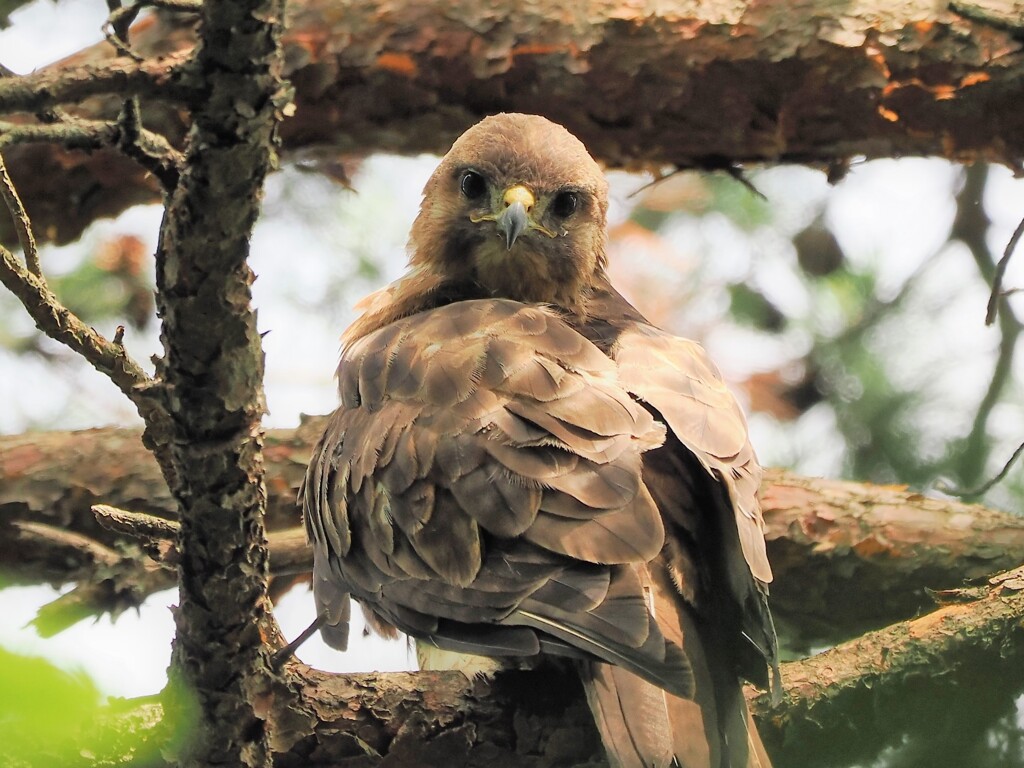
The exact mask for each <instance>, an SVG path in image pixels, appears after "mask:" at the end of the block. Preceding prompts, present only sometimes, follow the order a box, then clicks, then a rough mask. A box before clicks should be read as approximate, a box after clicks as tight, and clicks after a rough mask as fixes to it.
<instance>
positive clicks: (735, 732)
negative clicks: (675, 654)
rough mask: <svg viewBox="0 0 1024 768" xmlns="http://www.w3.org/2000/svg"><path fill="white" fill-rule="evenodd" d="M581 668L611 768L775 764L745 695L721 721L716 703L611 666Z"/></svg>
mask: <svg viewBox="0 0 1024 768" xmlns="http://www.w3.org/2000/svg"><path fill="white" fill-rule="evenodd" d="M581 666H582V669H581V676H582V678H583V688H584V690H585V691H586V694H587V703H588V704H589V705H590V710H591V712H592V713H593V715H594V721H595V723H596V724H597V729H598V732H599V733H600V734H601V740H602V742H603V743H604V748H605V751H606V752H607V754H608V761H609V764H610V765H611V768H771V762H770V761H769V760H768V755H767V753H766V752H765V750H764V746H763V745H762V744H761V740H760V737H758V735H757V731H756V729H755V728H754V723H753V720H752V719H751V718H750V716H749V714H748V712H747V708H746V703H745V702H744V700H743V696H742V695H740V696H739V697H738V699H737V701H735V702H733V704H734V706H733V707H730V710H731V711H730V713H729V714H730V716H729V717H727V718H726V720H727V725H726V724H720V723H718V721H717V718H716V716H715V713H714V708H715V707H714V705H715V702H714V701H710V702H701V701H698V700H696V699H694V700H690V699H681V698H679V697H678V696H673V695H672V694H670V693H666V692H665V691H663V690H662V689H660V688H658V687H657V686H655V685H652V684H651V683H649V682H647V681H646V680H643V679H641V678H639V677H637V676H636V675H634V674H633V673H631V672H628V671H626V670H625V669H622V668H621V667H613V666H612V665H610V664H604V663H602V662H593V661H592V662H583V663H582V664H581ZM738 685H739V684H738V683H737V687H738ZM719 725H725V727H726V732H721V731H719V730H718V727H719ZM737 726H738V727H737Z"/></svg>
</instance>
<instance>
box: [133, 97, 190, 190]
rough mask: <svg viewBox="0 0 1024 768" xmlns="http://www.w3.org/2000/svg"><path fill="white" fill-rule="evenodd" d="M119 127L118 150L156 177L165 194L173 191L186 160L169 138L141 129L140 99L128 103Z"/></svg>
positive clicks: (135, 98)
mask: <svg viewBox="0 0 1024 768" xmlns="http://www.w3.org/2000/svg"><path fill="white" fill-rule="evenodd" d="M117 125H118V128H119V136H118V142H117V148H118V149H119V150H120V151H121V152H123V153H124V154H125V155H126V156H127V157H130V158H131V159H132V160H134V161H135V162H137V163H138V164H139V165H141V166H142V167H143V168H145V169H146V170H147V171H149V172H150V173H152V174H153V175H154V176H156V178H157V179H159V180H160V183H161V185H162V186H163V188H164V191H166V192H169V191H170V190H172V189H174V187H175V186H176V185H177V183H178V179H179V177H180V174H181V168H182V167H183V164H184V157H183V156H182V154H181V153H180V152H179V151H178V150H176V149H175V148H174V147H172V146H171V144H170V142H168V141H167V139H166V138H164V137H163V136H161V135H160V134H157V133H152V132H150V131H147V130H145V129H144V128H143V127H142V115H141V112H140V110H139V99H138V97H137V96H132V97H131V98H128V99H126V100H125V102H124V105H123V106H122V108H121V114H120V115H119V116H118V119H117Z"/></svg>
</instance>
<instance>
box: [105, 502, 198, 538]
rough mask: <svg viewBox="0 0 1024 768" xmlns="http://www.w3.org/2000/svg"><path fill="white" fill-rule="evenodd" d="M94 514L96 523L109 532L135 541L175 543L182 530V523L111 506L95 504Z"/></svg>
mask: <svg viewBox="0 0 1024 768" xmlns="http://www.w3.org/2000/svg"><path fill="white" fill-rule="evenodd" d="M92 513H93V514H94V515H96V521H97V522H98V523H99V524H100V525H102V526H103V527H104V528H106V529H107V530H108V531H116V532H118V533H124V534H126V535H128V536H131V537H132V538H133V539H145V540H150V541H151V540H154V539H157V540H164V539H166V540H172V541H173V540H174V539H175V538H176V537H177V535H178V531H180V530H181V523H179V522H178V521H177V520H167V519H166V518H163V517H157V516H156V515H147V514H145V513H142V512H129V511H128V510H126V509H118V508H117V507H112V506H110V505H109V504H94V505H93V507H92Z"/></svg>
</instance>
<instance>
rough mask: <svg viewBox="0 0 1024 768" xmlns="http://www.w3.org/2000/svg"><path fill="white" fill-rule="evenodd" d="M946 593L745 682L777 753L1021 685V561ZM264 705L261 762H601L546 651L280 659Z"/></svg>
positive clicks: (835, 742)
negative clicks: (482, 656)
mask: <svg viewBox="0 0 1024 768" xmlns="http://www.w3.org/2000/svg"><path fill="white" fill-rule="evenodd" d="M954 597H956V598H957V599H959V600H961V602H955V603H950V604H948V605H945V606H943V607H941V608H939V609H938V610H935V611H933V612H932V613H929V614H928V615H926V616H922V617H920V618H918V619H914V620H913V621H908V622H904V623H901V624H897V625H894V626H892V627H888V628H886V629H884V630H881V631H878V632H873V633H871V634H869V635H867V636H865V637H864V638H861V639H858V640H856V641H853V642H851V643H847V644H845V645H843V646H840V647H838V648H835V649H833V650H831V651H828V652H826V653H824V654H820V655H818V656H815V657H812V658H810V659H805V660H803V661H798V662H789V663H786V664H783V667H782V674H783V680H784V682H785V697H784V698H783V700H782V702H781V703H780V704H778V705H777V706H775V707H773V706H772V705H771V701H770V697H769V696H768V695H767V694H764V695H760V696H758V695H757V694H756V692H755V691H753V690H748V698H749V699H750V700H751V703H752V708H753V711H754V717H755V719H756V720H757V723H758V728H759V730H760V732H761V734H762V737H763V738H764V739H765V741H766V743H767V744H768V747H769V752H770V753H771V755H772V758H773V760H775V761H776V764H777V765H785V766H787V768H804V767H805V766H806V767H807V768H810V766H815V767H816V768H824V767H825V766H830V765H837V764H841V762H842V760H844V759H846V758H847V757H849V756H850V755H857V756H860V757H865V756H873V755H874V754H876V753H877V752H878V751H879V750H880V749H881V748H882V747H884V746H887V745H892V744H898V743H899V742H900V740H901V738H902V737H903V736H904V735H909V736H911V737H913V738H915V739H921V740H926V741H928V740H931V741H937V742H939V743H942V744H949V743H950V740H951V739H952V740H955V739H957V738H958V737H959V735H960V734H961V732H962V731H961V730H960V729H959V728H950V727H949V723H950V721H953V722H957V723H962V722H963V721H964V720H966V719H969V718H971V716H972V712H971V710H972V708H974V707H975V706H976V705H982V706H983V708H984V709H985V711H986V712H988V710H989V709H990V708H991V701H989V702H988V703H985V702H982V701H981V699H982V698H985V699H988V700H992V699H997V700H1001V699H1002V698H1005V697H1006V696H1010V695H1012V694H1013V693H1015V692H1020V691H1021V690H1022V689H1024V575H1022V572H1021V571H1020V570H1018V571H1016V572H1013V573H1007V574H1002V575H1000V576H999V577H996V578H994V579H992V580H991V582H990V583H989V585H987V586H986V587H984V588H981V589H979V590H975V591H974V592H972V593H967V594H963V593H961V594H959V595H956V596H954ZM268 703H269V706H270V709H269V711H268V721H269V727H270V731H271V744H272V747H273V750H274V764H275V765H276V766H283V767H284V768H292V767H293V766H304V767H306V768H318V766H334V765H339V764H349V763H351V764H367V765H375V764H380V763H381V762H382V761H385V762H386V764H387V765H389V766H393V767H394V768H405V767H410V768H411V767H412V766H415V767H416V768H430V767H431V766H436V767H437V768H442V767H443V768H449V766H452V765H460V766H467V767H469V768H485V767H488V766H495V765H501V766H503V768H527V767H528V768H542V767H544V766H555V765H580V766H592V767H593V768H598V767H599V766H603V765H605V762H604V758H603V756H602V752H601V749H600V742H599V740H598V737H597V733H596V731H595V729H594V725H593V719H592V717H591V716H590V713H589V712H588V711H587V708H586V705H585V704H584V697H583V695H582V690H581V688H580V685H579V681H578V678H577V676H576V675H575V673H574V672H572V671H571V670H570V669H569V668H568V667H566V666H562V665H558V664H555V663H549V664H546V665H545V666H544V667H542V669H540V670H537V671H532V672H506V673H502V674H500V675H498V676H497V678H495V679H494V680H490V681H488V680H484V679H480V678H474V679H472V680H470V679H467V678H466V677H465V676H464V675H462V673H459V672H419V673H392V674H358V675H332V674H329V673H325V672H320V671H318V670H315V669H311V668H309V667H306V666H305V665H302V664H299V663H292V664H290V665H289V666H288V678H287V680H286V681H284V682H282V683H279V684H277V686H276V687H275V689H274V691H273V696H272V697H270V698H269V699H268ZM140 708H146V709H147V711H149V712H150V716H149V717H147V718H136V719H137V720H138V721H142V720H144V721H145V722H146V723H148V724H149V726H148V728H152V723H155V722H158V721H159V719H160V711H159V706H158V705H157V704H154V703H153V702H152V700H146V701H145V702H142V703H141V704H140ZM133 712H134V710H129V711H128V712H127V713H118V714H117V715H115V716H116V717H125V716H127V715H130V714H132V713H133ZM915 713H916V715H915ZM146 731H147V726H146V725H143V726H142V727H140V728H138V729H137V730H136V736H144V735H145V733H146ZM874 734H878V735H874ZM952 748H954V749H955V746H953V747H952ZM965 764H966V763H965Z"/></svg>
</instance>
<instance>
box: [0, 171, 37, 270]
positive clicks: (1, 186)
mask: <svg viewBox="0 0 1024 768" xmlns="http://www.w3.org/2000/svg"><path fill="white" fill-rule="evenodd" d="M0 197H3V199H4V202H5V203H6V204H7V210H8V211H10V213H11V218H12V219H14V228H15V230H17V232H18V242H19V243H21V251H22V253H23V254H24V255H25V266H26V267H27V268H28V271H29V272H31V273H32V274H33V275H35V276H36V277H38V278H39V279H40V280H43V270H42V267H41V266H40V265H39V251H38V249H37V248H36V238H35V236H34V235H33V234H32V222H31V221H29V218H28V213H26V212H25V206H24V205H23V204H22V202H21V198H20V197H18V190H17V189H15V187H14V182H12V181H11V177H10V174H8V173H7V166H6V165H4V158H3V154H2V153H0Z"/></svg>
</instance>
